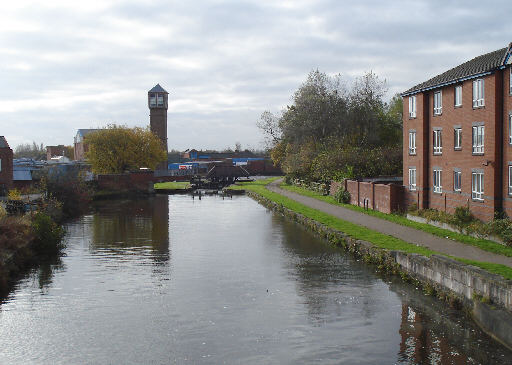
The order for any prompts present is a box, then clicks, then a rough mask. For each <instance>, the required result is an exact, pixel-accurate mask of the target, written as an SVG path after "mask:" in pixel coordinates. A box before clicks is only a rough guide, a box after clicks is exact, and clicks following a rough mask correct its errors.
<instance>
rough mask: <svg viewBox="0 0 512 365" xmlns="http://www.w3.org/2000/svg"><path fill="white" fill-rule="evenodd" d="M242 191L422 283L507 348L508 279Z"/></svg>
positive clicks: (510, 335)
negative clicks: (373, 239) (389, 245)
mask: <svg viewBox="0 0 512 365" xmlns="http://www.w3.org/2000/svg"><path fill="white" fill-rule="evenodd" d="M247 195H249V196H250V197H251V198H253V199H255V200H256V201H258V202H259V203H260V204H262V205H264V206H265V207H267V208H269V209H270V210H272V211H274V212H277V213H280V214H282V215H283V216H285V217H286V218H288V219H290V220H292V221H294V222H297V223H299V224H301V225H303V226H304V227H306V228H307V229H308V230H310V231H312V232H314V233H316V234H318V235H319V236H321V237H322V238H324V239H326V240H327V241H329V242H330V243H331V244H333V245H336V246H339V247H342V248H344V249H345V250H347V251H349V252H350V253H352V254H353V255H354V256H356V257H360V258H362V259H363V260H364V261H365V262H367V263H372V264H375V265H377V268H378V270H379V271H382V272H386V273H390V274H395V275H400V276H401V277H402V279H403V280H404V281H411V282H413V283H414V284H415V285H417V286H420V287H422V288H423V290H424V292H425V293H426V294H429V295H435V296H437V297H438V298H440V299H442V300H444V301H445V302H446V303H448V304H449V305H450V306H452V307H454V308H458V309H464V310H465V311H466V312H467V313H468V314H469V315H470V316H471V317H472V318H473V319H474V321H475V322H476V323H477V324H478V325H479V326H480V327H481V328H482V330H483V331H484V332H486V333H487V334H489V335H490V336H492V337H493V338H494V339H496V340H497V341H499V342H501V343H502V344H503V345H505V346H506V347H508V348H509V349H512V280H506V279H504V278H503V277H501V276H499V275H494V274H492V273H489V272H487V271H484V270H482V269H480V268H478V267H475V266H471V265H467V264H464V263H461V262H459V261H456V260H453V259H450V258H448V257H445V256H440V255H432V256H431V257H426V256H423V255H419V254H415V253H406V252H402V251H392V250H386V249H382V248H379V247H376V246H374V245H373V244H371V243H370V242H367V241H362V240H356V239H354V238H352V237H350V236H348V235H347V234H345V233H343V232H341V231H338V230H336V229H333V228H330V227H328V226H326V225H324V224H321V223H319V222H317V221H315V220H313V219H311V218H308V217H305V216H303V215H302V214H299V213H296V212H294V211H292V210H290V209H288V208H285V207H284V206H283V205H281V204H278V203H275V202H273V201H271V200H269V199H267V198H265V197H263V196H261V195H259V194H257V193H255V192H252V191H247Z"/></svg>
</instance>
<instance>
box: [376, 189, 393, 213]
mask: <svg viewBox="0 0 512 365" xmlns="http://www.w3.org/2000/svg"><path fill="white" fill-rule="evenodd" d="M391 186H392V185H384V184H375V210H378V211H379V212H383V213H388V214H389V213H391V212H392V209H391V202H392V201H393V196H392V195H391V193H392V190H391ZM395 210H396V209H395Z"/></svg>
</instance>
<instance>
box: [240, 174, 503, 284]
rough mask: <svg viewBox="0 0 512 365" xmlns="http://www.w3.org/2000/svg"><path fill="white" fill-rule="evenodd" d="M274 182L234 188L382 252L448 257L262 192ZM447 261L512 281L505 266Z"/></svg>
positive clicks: (477, 262) (283, 197)
mask: <svg viewBox="0 0 512 365" xmlns="http://www.w3.org/2000/svg"><path fill="white" fill-rule="evenodd" d="M276 179H277V178H271V179H266V180H258V181H254V182H248V183H241V184H239V185H236V187H237V189H245V190H249V191H253V192H255V193H257V194H259V195H261V196H263V197H265V198H267V199H269V200H272V201H273V202H275V203H278V204H281V205H283V206H284V207H285V208H288V209H290V210H293V211H294V212H296V213H300V214H302V215H304V216H306V217H308V218H311V219H314V220H316V221H317V222H320V223H322V224H325V225H326V226H329V227H331V228H334V229H337V230H339V231H341V232H344V233H345V234H347V235H349V236H351V237H352V238H355V239H359V240H364V241H367V242H370V243H372V244H374V245H375V246H377V247H380V248H383V249H388V250H399V251H403V252H408V253H418V254H421V255H424V256H427V257H430V256H431V255H433V254H437V255H443V256H447V255H444V254H442V253H440V252H436V251H432V250H429V249H428V248H425V247H421V246H416V245H414V244H411V243H408V242H406V241H403V240H401V239H398V238H395V237H392V236H388V235H386V234H383V233H380V232H377V231H373V230H371V229H368V228H365V227H361V226H358V225H357V224H354V223H350V222H346V221H343V220H341V219H338V218H336V217H333V216H331V215H329V214H327V213H323V212H320V211H318V210H316V209H313V208H309V207H307V206H305V205H303V204H300V203H298V202H296V201H295V200H292V199H289V198H287V197H285V196H282V195H280V194H277V193H274V192H272V191H269V190H268V189H266V188H265V185H267V184H269V183H271V182H272V181H274V180H276ZM380 214H383V213H380ZM450 257H451V258H453V259H455V260H457V261H460V262H463V263H465V264H469V265H473V266H477V267H479V268H481V269H484V270H486V271H489V272H491V273H493V274H497V275H501V276H503V277H505V278H507V279H512V268H510V267H508V266H506V265H500V264H493V263H488V262H480V261H472V260H466V259H461V258H458V257H453V256H450Z"/></svg>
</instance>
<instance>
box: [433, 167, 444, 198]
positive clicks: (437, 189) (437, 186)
mask: <svg viewBox="0 0 512 365" xmlns="http://www.w3.org/2000/svg"><path fill="white" fill-rule="evenodd" d="M442 172H443V171H442V170H440V169H434V179H433V180H434V193H442V192H443V187H442V185H441V173H442Z"/></svg>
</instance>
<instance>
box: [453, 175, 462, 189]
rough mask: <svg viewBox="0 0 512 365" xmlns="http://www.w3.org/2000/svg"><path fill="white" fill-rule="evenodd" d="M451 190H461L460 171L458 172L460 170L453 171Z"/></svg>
mask: <svg viewBox="0 0 512 365" xmlns="http://www.w3.org/2000/svg"><path fill="white" fill-rule="evenodd" d="M453 190H454V191H461V190H462V172H460V171H454V172H453Z"/></svg>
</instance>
